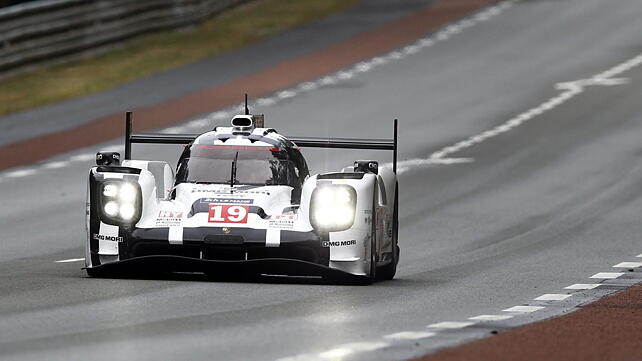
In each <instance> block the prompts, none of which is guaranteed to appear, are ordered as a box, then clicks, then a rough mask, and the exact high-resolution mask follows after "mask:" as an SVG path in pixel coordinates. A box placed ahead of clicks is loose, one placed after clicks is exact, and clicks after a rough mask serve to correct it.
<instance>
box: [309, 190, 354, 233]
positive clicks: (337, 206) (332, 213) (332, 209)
mask: <svg viewBox="0 0 642 361" xmlns="http://www.w3.org/2000/svg"><path fill="white" fill-rule="evenodd" d="M356 205H357V192H356V191H355V190H354V188H352V187H350V186H348V185H337V184H334V185H323V186H320V187H318V188H316V189H315V190H314V191H313V192H312V199H311V201H310V222H311V223H312V226H313V227H314V228H317V229H319V230H321V231H325V232H336V231H343V230H346V229H348V228H350V227H352V224H353V223H354V216H355V211H356Z"/></svg>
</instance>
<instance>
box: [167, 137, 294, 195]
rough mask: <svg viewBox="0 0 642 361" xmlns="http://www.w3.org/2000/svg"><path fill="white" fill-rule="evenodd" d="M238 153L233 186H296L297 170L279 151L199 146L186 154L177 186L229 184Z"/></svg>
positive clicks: (246, 147) (180, 168)
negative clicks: (187, 184) (185, 184)
mask: <svg viewBox="0 0 642 361" xmlns="http://www.w3.org/2000/svg"><path fill="white" fill-rule="evenodd" d="M237 154H238V159H237V161H236V177H235V178H236V181H235V183H234V184H243V185H290V186H293V187H294V186H297V183H298V177H297V171H296V167H295V165H294V163H293V162H292V161H290V160H289V159H288V156H287V153H286V152H284V151H281V150H280V149H279V148H272V147H254V146H211V145H200V144H196V145H193V146H192V147H191V148H190V149H189V150H188V151H187V152H185V153H184V154H183V157H182V158H181V160H180V162H179V164H178V171H177V175H176V183H177V184H178V183H186V182H189V183H216V184H230V180H231V175H232V162H233V161H234V159H235V157H236V156H237Z"/></svg>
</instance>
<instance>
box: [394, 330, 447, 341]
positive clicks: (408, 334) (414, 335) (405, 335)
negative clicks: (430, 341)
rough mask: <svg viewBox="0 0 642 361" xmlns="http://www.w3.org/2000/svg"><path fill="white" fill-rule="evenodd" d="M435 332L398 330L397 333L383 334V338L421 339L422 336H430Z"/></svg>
mask: <svg viewBox="0 0 642 361" xmlns="http://www.w3.org/2000/svg"><path fill="white" fill-rule="evenodd" d="M434 335H435V333H434V332H421V331H420V332H411V331H404V332H397V333H391V334H389V335H385V336H383V338H387V339H390V340H419V339H422V338H428V337H432V336H434Z"/></svg>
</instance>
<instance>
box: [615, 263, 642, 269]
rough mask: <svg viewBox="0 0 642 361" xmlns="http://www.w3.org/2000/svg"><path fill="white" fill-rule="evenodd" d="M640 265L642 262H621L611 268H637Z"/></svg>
mask: <svg viewBox="0 0 642 361" xmlns="http://www.w3.org/2000/svg"><path fill="white" fill-rule="evenodd" d="M638 267H642V262H621V263H618V264H616V265H615V266H613V268H638Z"/></svg>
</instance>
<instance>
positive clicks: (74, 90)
mask: <svg viewBox="0 0 642 361" xmlns="http://www.w3.org/2000/svg"><path fill="white" fill-rule="evenodd" d="M359 1H361V0H322V1H321V0H255V1H252V2H250V3H247V4H245V5H241V6H239V7H236V8H234V9H231V10H229V11H225V12H223V13H222V14H221V15H219V16H216V17H214V18H212V19H210V20H208V21H206V22H204V23H202V24H200V25H198V26H197V27H196V28H195V29H192V30H189V31H164V32H159V33H155V34H151V35H147V36H143V37H140V38H137V39H133V40H130V41H128V42H127V43H126V44H125V45H124V47H122V48H120V49H117V50H113V51H110V52H107V53H105V54H102V55H99V56H96V57H94V58H91V59H87V60H81V61H76V62H72V63H67V64H64V65H58V66H52V67H47V68H42V69H39V70H36V71H33V72H29V73H26V74H22V75H18V76H16V77H13V78H9V79H5V80H3V81H0V115H5V114H9V113H13V112H17V111H20V110H24V109H29V108H33V107H37V106H41V105H46V104H50V103H54V102H58V101H62V100H66V99H70V98H74V97H78V96H81V95H86V94H91V93H95V92H99V91H102V90H106V89H110V88H113V87H115V86H118V85H120V84H123V83H125V82H128V81H131V80H134V79H138V78H141V77H144V76H147V75H150V74H153V73H157V72H161V71H164V70H168V69H171V68H174V67H177V66H180V65H184V64H188V63H191V62H194V61H197V60H200V59H203V58H205V57H208V56H211V55H215V54H219V53H222V52H225V51H230V50H233V49H236V48H240V47H242V46H244V45H247V44H250V43H252V42H255V41H257V40H259V39H261V38H263V37H266V36H269V35H273V34H276V33H278V32H281V31H284V30H287V29H290V28H293V27H295V26H297V25H301V24H304V23H306V22H310V21H313V20H317V19H320V18H323V17H325V16H328V15H330V14H333V13H335V12H339V11H341V10H344V9H346V8H348V7H350V6H352V5H354V4H356V3H357V2H359Z"/></svg>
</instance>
